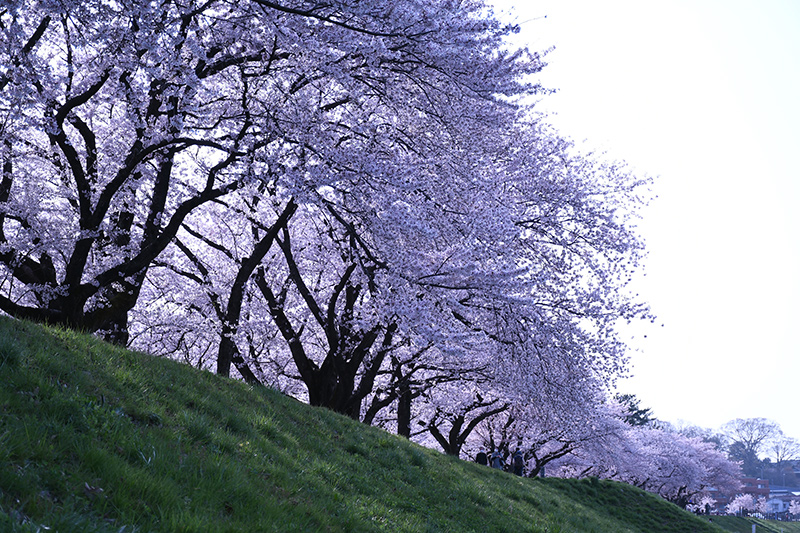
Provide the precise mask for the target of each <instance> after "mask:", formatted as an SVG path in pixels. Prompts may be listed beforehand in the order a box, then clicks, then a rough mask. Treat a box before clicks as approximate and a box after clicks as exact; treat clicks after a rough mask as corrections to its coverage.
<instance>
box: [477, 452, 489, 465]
mask: <svg viewBox="0 0 800 533" xmlns="http://www.w3.org/2000/svg"><path fill="white" fill-rule="evenodd" d="M475 462H476V463H478V464H479V465H483V466H486V465H487V464H489V458H488V457H487V455H486V452H485V451H484V450H483V449H481V451H479V452H478V455H476V456H475Z"/></svg>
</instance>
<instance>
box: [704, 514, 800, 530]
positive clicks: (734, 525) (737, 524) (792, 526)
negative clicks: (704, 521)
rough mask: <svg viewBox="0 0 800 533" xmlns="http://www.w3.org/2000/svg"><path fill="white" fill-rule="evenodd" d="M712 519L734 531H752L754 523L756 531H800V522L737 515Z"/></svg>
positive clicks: (713, 517)
mask: <svg viewBox="0 0 800 533" xmlns="http://www.w3.org/2000/svg"><path fill="white" fill-rule="evenodd" d="M710 520H711V521H712V522H713V523H714V524H717V525H718V526H721V527H722V528H723V529H725V531H731V532H733V533H752V531H753V524H755V525H756V533H800V522H777V521H775V520H761V519H758V518H739V517H735V516H712V517H710Z"/></svg>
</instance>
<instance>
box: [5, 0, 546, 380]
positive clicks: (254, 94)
mask: <svg viewBox="0 0 800 533" xmlns="http://www.w3.org/2000/svg"><path fill="white" fill-rule="evenodd" d="M481 15H482V12H481V5H480V4H479V3H476V4H473V3H458V4H456V3H452V2H432V3H430V2H425V3H418V2H412V1H410V0H409V1H400V2H388V1H387V2H380V3H377V4H376V3H371V4H370V6H365V5H350V4H336V5H331V4H317V3H314V2H307V3H304V5H303V6H298V7H288V6H284V5H283V4H281V3H278V2H267V1H263V0H260V1H259V0H252V1H246V2H237V3H235V4H231V3H224V2H214V1H211V2H191V1H190V2H180V3H179V2H166V3H163V4H160V5H159V6H155V5H150V4H142V3H140V2H116V3H108V2H102V1H99V0H97V1H89V2H71V1H68V2H62V3H60V4H58V7H56V4H52V3H46V2H41V3H40V2H30V3H24V4H18V5H15V6H13V7H10V8H5V9H4V10H3V11H2V12H0V17H2V20H1V21H0V22H2V25H1V26H0V30H2V38H3V46H2V52H0V53H2V54H4V55H3V60H2V64H3V65H8V67H7V68H5V69H4V71H3V72H2V80H1V81H0V83H2V86H3V88H4V90H3V97H2V98H3V100H2V102H0V111H2V113H3V121H2V122H3V127H2V135H1V139H0V140H2V142H1V143H0V145H2V146H3V155H2V157H3V167H2V168H3V179H2V187H0V189H1V190H0V200H3V205H4V210H3V213H2V218H0V223H1V224H2V232H1V233H0V243H2V245H3V250H2V255H1V256H0V263H2V265H3V267H4V283H3V286H2V298H0V305H2V309H3V310H4V311H5V312H7V313H9V314H13V315H15V316H20V317H26V318H31V319H35V320H40V321H50V322H58V323H63V324H66V325H69V326H71V327H77V328H81V329H87V330H90V331H101V330H105V331H106V332H107V336H108V338H110V339H112V340H115V341H117V342H125V341H126V339H127V313H128V311H130V309H131V308H132V307H133V306H134V305H135V303H136V301H137V299H138V296H139V292H140V290H141V284H142V281H143V279H144V276H145V275H146V273H147V270H148V268H149V266H150V265H151V264H152V262H153V261H154V260H155V258H156V257H157V256H158V255H159V254H160V253H161V252H163V250H164V249H165V247H166V246H167V245H168V244H169V243H170V242H171V241H172V240H173V239H174V238H175V236H176V235H177V232H178V230H179V229H180V227H181V224H182V223H183V221H184V220H185V219H186V217H187V216H188V215H189V214H190V213H191V212H192V211H194V210H195V209H198V208H199V207H200V206H202V205H203V204H205V203H208V202H210V201H212V200H215V199H218V198H220V197H223V196H225V195H226V194H227V193H229V192H231V191H233V190H235V189H237V188H239V187H241V185H242V184H243V183H247V182H250V181H258V180H262V181H264V182H265V183H267V184H269V186H270V188H271V190H272V191H273V193H275V194H278V192H279V191H280V194H282V195H285V196H287V198H286V199H285V201H284V202H283V203H284V204H287V205H288V202H289V201H290V200H291V199H292V198H293V197H301V198H302V200H296V201H298V202H300V201H303V202H305V201H308V198H306V196H307V195H308V194H312V196H313V195H314V194H316V191H317V189H318V188H319V187H320V186H322V185H324V184H329V183H335V182H337V181H338V180H341V179H342V178H343V177H347V179H350V180H351V182H352V183H360V184H361V185H364V184H365V183H376V184H377V183H380V182H381V181H384V180H385V181H397V180H403V179H406V178H407V180H408V183H409V184H412V183H413V182H414V181H415V180H416V179H417V178H416V173H414V176H409V174H410V173H411V172H412V167H411V166H409V164H408V163H410V161H408V160H404V158H403V157H402V155H401V152H406V153H412V152H413V153H417V154H419V153H423V152H424V151H425V148H426V147H425V145H426V144H431V143H432V138H433V137H434V136H436V137H438V134H439V133H440V132H442V131H444V130H445V129H446V128H447V127H448V126H449V123H451V122H453V121H454V120H455V118H456V117H460V116H461V113H462V111H464V110H465V109H471V110H472V112H471V113H469V114H468V116H469V119H470V120H472V121H480V120H483V119H486V120H487V121H492V120H495V119H496V117H495V116H493V114H495V115H496V112H495V111H494V110H496V109H497V108H498V107H501V106H498V105H497V102H498V101H499V100H498V99H497V97H498V95H504V96H506V97H509V98H510V97H513V96H514V95H518V94H525V93H529V92H530V91H531V90H532V87H530V86H528V85H526V84H525V83H524V82H521V81H520V80H521V79H522V77H523V76H524V75H525V74H526V73H531V72H535V71H536V70H538V69H539V68H540V66H541V62H540V61H539V60H538V59H537V58H535V57H530V56H525V55H524V54H517V55H514V56H511V55H509V54H505V53H503V52H502V51H500V47H499V45H500V42H501V39H502V36H503V34H504V33H507V31H508V30H506V29H503V28H502V27H501V26H500V25H499V24H497V23H494V22H492V21H491V20H490V19H487V18H486V17H483V16H481ZM481 102H484V103H481ZM436 126H438V127H436ZM437 144H438V143H437ZM390 154H391V155H392V157H389V155H390ZM395 156H397V157H395ZM404 176H406V178H404ZM223 367H224V365H223ZM223 373H224V369H223Z"/></svg>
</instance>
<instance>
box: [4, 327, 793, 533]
mask: <svg viewBox="0 0 800 533" xmlns="http://www.w3.org/2000/svg"><path fill="white" fill-rule="evenodd" d="M45 527H47V528H50V529H49V530H50V531H58V532H67V533H68V532H81V533H84V532H89V533H92V532H114V533H130V532H137V533H149V532H203V533H209V532H210V533H213V532H237V531H241V532H269V531H280V532H290V531H303V532H307V531H331V532H337V531H347V532H362V531H392V532H404V531H409V532H411V531H414V532H416V531H419V532H437V531H441V532H455V531H457V532H469V531H512V532H524V531H530V532H548V533H558V532H564V533H566V532H577V533H581V532H586V533H588V532H597V533H600V532H615V533H624V532H630V533H638V532H641V533H658V532H697V533H702V532H714V531H716V532H720V531H724V529H722V528H721V527H719V526H716V525H714V524H712V523H710V522H709V521H708V520H707V519H701V518H697V517H695V516H692V515H691V514H689V513H686V512H684V511H682V510H680V509H678V508H677V507H675V506H674V505H672V504H669V503H667V502H665V501H663V500H661V499H660V498H658V497H656V496H653V495H650V494H647V493H645V492H642V491H640V490H638V489H635V488H633V487H630V486H627V485H623V484H619V483H613V482H607V481H598V480H581V481H577V480H561V479H522V478H518V477H514V476H511V475H508V474H505V473H502V472H498V471H494V470H491V469H488V468H486V467H480V466H478V465H476V464H474V463H469V462H464V461H460V460H458V459H455V458H452V457H446V456H444V455H442V454H440V453H438V452H437V451H434V450H428V449H425V448H422V447H420V446H417V445H415V444H413V443H410V442H408V441H407V440H404V439H402V438H400V437H397V436H394V435H391V434H388V433H386V432H384V431H381V430H379V429H376V428H371V427H366V426H363V425H361V424H358V423H356V422H354V421H352V420H349V419H347V418H345V417H342V416H339V415H337V414H335V413H332V412H330V411H327V410H324V409H318V408H312V407H309V406H307V405H304V404H301V403H299V402H297V401H295V400H292V399H290V398H287V397H285V396H282V395H281V394H279V393H277V392H274V391H270V390H266V389H261V388H253V387H251V386H248V385H246V384H244V383H241V382H236V381H232V380H227V379H222V378H220V377H218V376H215V375H213V374H210V373H208V372H200V371H197V370H195V369H192V368H190V367H187V366H184V365H181V364H178V363H176V362H173V361H169V360H164V359H157V358H153V357H149V356H146V355H143V354H136V353H131V352H128V351H125V350H122V349H119V348H115V347H112V346H109V345H107V344H104V343H102V342H101V341H99V340H97V339H94V338H92V337H90V336H85V335H80V334H77V333H74V332H71V331H65V330H60V329H52V328H44V327H41V326H37V325H32V324H29V323H25V322H19V321H14V320H11V319H7V318H0V531H3V532H5V531H11V532H38V531H45V529H44V528H45ZM725 527H726V528H727V526H725ZM728 529H729V528H728ZM729 530H731V531H736V530H733V529H729ZM759 531H760V530H759ZM775 531H779V530H775ZM787 531H789V530H787Z"/></svg>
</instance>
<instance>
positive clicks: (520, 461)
mask: <svg viewBox="0 0 800 533" xmlns="http://www.w3.org/2000/svg"><path fill="white" fill-rule="evenodd" d="M511 467H512V468H513V471H514V475H515V476H521V475H522V471H523V470H525V458H524V457H523V456H522V452H521V451H519V448H517V449H516V451H515V452H514V455H513V457H512V458H511Z"/></svg>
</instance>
